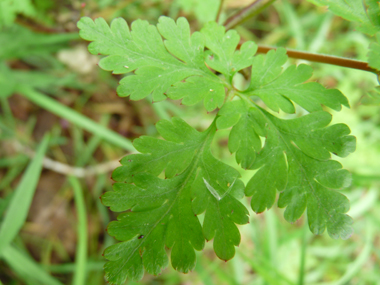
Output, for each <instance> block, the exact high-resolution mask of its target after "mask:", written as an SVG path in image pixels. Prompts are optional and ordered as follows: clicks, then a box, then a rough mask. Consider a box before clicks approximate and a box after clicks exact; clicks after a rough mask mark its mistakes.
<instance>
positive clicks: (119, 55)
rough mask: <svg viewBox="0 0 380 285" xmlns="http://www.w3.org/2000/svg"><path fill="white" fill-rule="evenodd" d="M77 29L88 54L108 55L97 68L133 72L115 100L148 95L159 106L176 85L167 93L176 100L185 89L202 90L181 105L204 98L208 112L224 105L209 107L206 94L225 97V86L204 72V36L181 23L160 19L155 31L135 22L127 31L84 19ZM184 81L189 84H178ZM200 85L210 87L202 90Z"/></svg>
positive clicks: (119, 21)
mask: <svg viewBox="0 0 380 285" xmlns="http://www.w3.org/2000/svg"><path fill="white" fill-rule="evenodd" d="M78 27H79V29H80V36H81V37H82V38H84V39H86V40H90V41H93V42H92V43H91V44H90V45H89V47H88V48H89V51H90V52H91V53H92V54H103V55H108V56H107V57H105V58H103V59H102V60H101V61H100V62H99V66H100V67H101V68H103V69H105V70H109V71H113V73H117V74H124V73H131V72H133V74H128V76H126V77H124V78H123V79H122V80H121V81H120V84H121V85H120V86H119V88H118V90H117V92H118V94H119V95H120V96H130V98H131V99H132V100H140V99H143V98H145V97H147V96H148V95H150V94H152V96H153V100H154V101H160V100H164V99H165V98H166V96H165V94H166V92H168V89H169V88H170V87H171V86H172V85H175V87H174V88H175V91H172V92H168V94H173V95H172V96H173V97H174V98H175V99H178V98H179V97H180V96H178V94H180V93H181V92H186V89H187V88H188V85H189V84H190V85H191V84H194V82H196V84H199V85H200V86H201V87H200V89H201V92H202V95H201V96H198V97H197V98H196V99H194V98H193V99H191V100H184V104H194V103H196V102H199V101H200V100H202V98H203V97H206V99H205V105H206V108H207V110H208V111H212V110H213V109H215V108H216V107H220V106H221V104H222V103H223V102H222V101H221V100H219V99H217V100H214V103H210V99H209V98H208V97H207V94H208V93H207V92H208V90H210V89H213V90H214V91H213V92H214V93H213V94H214V95H213V96H215V98H222V97H223V98H224V96H225V92H224V88H223V86H224V85H223V83H222V81H221V80H220V79H219V78H218V76H216V75H214V74H213V73H212V72H211V71H210V70H209V69H208V68H207V67H206V65H205V63H204V56H203V53H204V40H203V36H202V35H201V33H199V32H195V33H193V34H192V35H190V27H189V23H188V22H187V20H186V19H185V18H179V19H178V20H177V22H174V20H172V19H170V18H167V17H160V19H159V23H158V25H157V27H155V26H152V25H149V23H148V22H147V21H142V20H137V21H134V22H133V23H132V25H131V30H129V27H128V25H127V23H126V22H125V21H124V20H123V19H121V18H118V19H115V20H113V21H112V23H111V26H110V27H109V26H108V25H107V23H106V22H105V20H104V19H102V18H98V19H96V20H95V21H92V20H91V19H90V18H87V17H84V18H82V19H81V20H80V21H79V22H78ZM162 37H163V38H165V41H163V40H162ZM187 79H189V80H190V79H192V80H190V81H189V83H186V82H184V83H182V84H180V83H181V82H182V81H185V80H187ZM203 86H211V87H210V88H207V89H204V88H203ZM168 96H169V97H170V95H168ZM186 96H187V95H186V93H185V95H184V97H185V98H186ZM180 98H182V97H180Z"/></svg>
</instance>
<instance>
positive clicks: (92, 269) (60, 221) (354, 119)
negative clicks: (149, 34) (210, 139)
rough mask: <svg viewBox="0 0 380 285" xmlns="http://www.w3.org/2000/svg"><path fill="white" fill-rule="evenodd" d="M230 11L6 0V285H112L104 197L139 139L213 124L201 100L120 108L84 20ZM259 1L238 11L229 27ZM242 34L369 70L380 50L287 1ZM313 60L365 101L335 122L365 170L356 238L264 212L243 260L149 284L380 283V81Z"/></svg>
mask: <svg viewBox="0 0 380 285" xmlns="http://www.w3.org/2000/svg"><path fill="white" fill-rule="evenodd" d="M219 3H220V1H219V0H162V1H160V0H148V1H143V0H140V1H130V0H97V1H87V2H80V1H76V0H65V1H52V0H34V1H32V0H2V1H1V2H0V103H1V104H0V217H1V219H0V223H1V224H0V284H1V282H2V283H3V284H14V285H16V284H49V285H51V284H53V285H54V284H74V285H82V284H83V285H84V284H91V285H97V284H104V283H105V282H104V279H103V270H102V266H103V264H104V261H103V259H102V256H101V255H102V252H103V249H104V248H105V247H106V246H108V245H110V244H112V243H114V240H113V238H111V237H109V236H108V235H107V234H106V232H105V228H106V226H107V224H108V222H109V221H110V220H112V219H115V217H114V216H113V214H111V212H110V211H108V209H107V208H106V207H104V206H103V205H102V204H101V203H100V201H99V198H98V197H99V196H100V195H101V194H102V193H103V192H104V191H107V190H110V188H111V185H112V181H111V179H110V173H111V171H112V170H113V169H114V168H115V167H117V166H118V165H119V163H118V160H119V159H120V158H121V157H122V156H123V155H125V154H127V153H128V152H130V151H132V150H133V148H132V147H131V144H130V142H131V141H132V140H133V139H134V138H136V137H139V136H140V135H146V134H148V135H153V136H155V135H157V132H156V130H155V127H154V124H155V123H156V122H157V121H158V120H160V119H168V118H170V117H171V116H173V115H177V116H180V117H182V118H184V119H185V120H186V121H187V122H188V123H189V124H190V125H192V126H194V127H196V128H198V129H199V130H202V129H204V128H205V126H208V125H209V123H210V122H211V120H212V116H211V115H210V114H207V113H206V111H204V108H203V107H202V106H201V104H198V105H195V106H193V107H183V106H181V105H180V104H179V102H174V101H164V102H161V103H154V104H152V103H151V102H150V101H148V100H142V101H137V102H135V101H129V99H125V98H119V97H118V96H117V95H116V91H115V89H116V87H117V82H118V80H119V79H120V78H118V76H113V75H111V74H110V73H108V72H104V71H102V70H101V69H100V68H98V67H97V66H96V63H97V62H98V58H97V57H96V56H92V55H90V54H89V53H88V51H87V48H86V46H87V43H86V42H84V41H82V40H80V39H79V36H78V31H77V28H76V22H77V21H78V20H79V18H80V17H81V16H90V17H93V18H95V17H104V18H105V19H107V20H108V21H111V20H112V19H113V18H115V17H124V18H125V19H126V20H127V21H128V22H129V23H130V22H132V21H133V20H135V19H137V18H141V19H146V20H148V21H149V22H151V23H156V22H157V19H158V17H159V16H160V15H167V16H170V17H173V18H177V17H178V16H185V17H187V18H188V19H189V21H190V23H191V26H192V28H193V29H194V30H199V29H200V28H201V27H202V24H203V23H205V22H207V21H209V20H215V18H216V15H217V13H218V8H219ZM250 3H251V1H248V0H235V1H232V0H231V1H224V6H223V10H222V13H221V15H220V20H223V19H226V18H227V17H228V16H229V15H231V14H233V13H234V12H235V11H236V10H238V9H241V8H243V7H245V6H246V5H249V4H250ZM236 29H237V31H238V32H239V34H240V35H241V37H242V39H243V40H254V41H255V42H257V43H260V44H266V45H275V46H284V47H288V48H295V49H300V50H305V51H311V52H319V53H326V54H333V55H339V56H345V57H349V58H356V59H359V60H364V61H365V60H366V56H367V53H368V45H369V43H370V38H369V37H367V36H365V35H363V34H362V33H360V32H357V31H355V29H354V26H353V25H352V24H351V23H350V22H347V21H345V20H343V19H342V18H339V17H335V16H334V15H333V14H331V13H330V12H328V11H327V10H326V9H325V8H323V7H316V6H314V5H312V4H311V3H309V2H306V1H301V0H278V1H275V3H274V4H273V5H271V6H270V7H268V8H267V9H265V10H264V11H262V12H261V13H260V14H259V15H257V16H255V17H252V18H250V19H248V20H247V21H246V22H245V23H244V24H242V25H240V26H238V27H237V28H236ZM292 61H294V62H295V63H300V62H302V61H300V60H292ZM310 64H311V65H312V67H313V68H314V70H315V72H314V77H313V80H316V81H319V82H320V83H322V84H323V85H325V86H326V87H330V88H338V89H340V90H341V91H342V92H343V93H344V94H345V95H346V96H347V97H348V99H349V101H350V104H351V109H347V108H345V109H343V111H341V112H339V113H336V112H335V113H334V122H344V123H346V124H348V125H349V126H350V128H351V130H352V134H353V135H355V136H356V137H357V145H358V147H357V151H356V152H355V153H354V154H352V155H350V156H349V157H348V158H345V159H340V161H341V162H342V163H343V165H344V166H345V168H347V169H349V170H350V171H351V172H352V173H353V178H354V180H353V185H352V186H351V187H350V188H348V190H346V191H345V193H344V194H345V195H347V196H348V197H349V199H350V201H351V210H350V212H349V213H348V214H349V215H350V216H352V217H353V218H354V220H355V223H354V230H355V234H354V235H353V236H352V237H351V238H350V239H349V240H346V241H342V240H332V239H331V238H329V237H328V235H327V234H325V235H323V236H314V235H312V234H311V233H310V232H309V231H308V229H307V227H305V226H304V224H305V221H304V220H303V219H301V220H299V221H298V222H297V223H296V224H294V225H289V224H288V223H287V222H286V221H285V220H284V218H283V215H282V213H281V210H279V209H272V210H270V211H268V212H265V213H263V214H260V215H256V214H254V213H252V212H251V221H250V224H248V225H245V226H240V230H241V232H242V242H241V245H240V248H239V249H238V250H237V256H236V257H235V258H234V259H233V260H232V261H229V262H227V263H225V262H223V261H221V260H219V259H217V258H216V257H215V255H214V254H213V252H212V249H211V245H210V244H208V246H207V247H206V249H205V250H204V251H203V252H200V253H199V254H198V263H197V266H196V269H195V271H194V272H192V273H191V274H187V275H183V274H179V273H177V272H175V271H174V270H173V269H171V268H170V266H169V268H168V269H167V270H165V272H164V273H163V274H162V275H161V276H158V277H153V276H146V277H144V279H143V281H142V282H141V283H140V284H380V281H379V280H380V269H379V268H380V261H379V260H380V231H379V228H380V218H379V217H380V201H379V199H378V197H379V194H380V193H379V192H380V191H379V190H380V172H379V169H380V112H379V111H380V108H379V106H380V102H379V101H376V99H374V98H373V97H371V96H368V93H369V92H370V91H371V90H373V88H374V86H376V85H378V82H377V78H376V76H375V75H373V74H371V73H369V72H365V71H359V70H354V69H347V68H342V67H336V66H331V65H326V64H319V63H310ZM330 111H331V110H330ZM284 116H285V115H284ZM217 136H218V139H217V142H216V143H215V145H214V154H215V155H216V156H218V157H219V158H221V159H222V160H224V161H226V162H228V163H231V164H234V163H235V162H234V159H233V157H232V156H231V155H230V153H229V152H228V149H227V147H226V145H227V132H223V131H219V132H218V133H217ZM243 179H244V180H245V181H247V180H248V179H249V176H246V177H243ZM247 203H248V202H247ZM247 208H249V207H247ZM129 284H132V282H130V283H129Z"/></svg>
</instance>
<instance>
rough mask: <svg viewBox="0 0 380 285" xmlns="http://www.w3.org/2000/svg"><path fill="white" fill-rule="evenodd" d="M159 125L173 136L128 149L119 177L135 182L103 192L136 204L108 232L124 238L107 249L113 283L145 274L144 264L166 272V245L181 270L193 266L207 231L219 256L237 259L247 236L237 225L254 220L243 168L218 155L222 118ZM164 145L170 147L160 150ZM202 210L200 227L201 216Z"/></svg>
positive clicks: (114, 202) (118, 205)
mask: <svg viewBox="0 0 380 285" xmlns="http://www.w3.org/2000/svg"><path fill="white" fill-rule="evenodd" d="M158 130H159V132H160V133H161V135H162V137H164V138H165V139H166V140H165V141H164V140H158V139H153V138H147V137H144V138H142V139H139V140H137V141H136V142H135V147H136V148H137V149H138V150H139V151H141V152H142V154H137V155H129V156H127V157H126V158H125V160H124V163H125V164H127V165H126V166H122V167H121V168H120V171H119V172H118V174H117V175H116V176H117V177H118V178H119V179H120V180H131V176H133V183H134V185H132V184H128V183H115V184H114V191H111V192H106V193H105V194H104V195H103V196H102V201H103V203H104V204H105V205H107V206H110V208H111V210H113V211H128V210H130V211H128V212H126V213H123V214H121V215H119V217H118V221H114V222H111V223H110V225H109V226H108V233H109V234H110V235H112V236H115V238H116V239H118V240H120V241H122V242H121V243H118V244H116V245H113V246H111V247H109V248H107V249H106V251H105V257H106V258H107V259H108V260H109V262H107V263H106V265H105V270H106V278H107V280H108V281H109V282H111V283H112V284H122V283H123V282H124V281H125V280H126V278H128V279H131V280H140V279H141V278H142V276H143V272H144V268H145V270H146V271H147V272H148V273H150V274H154V275H157V274H159V273H160V272H161V270H162V269H163V268H165V267H166V266H167V263H168V258H167V256H166V252H165V246H167V247H169V248H171V249H172V250H171V263H172V265H173V267H174V269H176V270H178V271H181V272H188V271H190V270H192V269H193V268H194V266H195V261H196V257H195V252H194V250H202V249H203V247H204V239H205V238H206V239H207V240H211V239H214V250H215V252H216V254H217V256H219V257H220V258H221V259H224V260H228V259H231V258H232V257H233V256H234V254H235V246H237V245H239V243H240V233H239V231H238V229H237V227H236V225H235V224H245V223H247V222H248V211H247V209H246V208H245V207H244V206H243V205H242V204H241V203H240V202H239V201H238V200H237V199H241V198H242V197H243V196H244V184H243V182H242V181H241V180H239V179H238V178H239V176H240V174H239V172H238V171H236V170H235V169H233V168H232V167H230V166H227V165H225V164H223V163H222V162H220V161H218V160H217V159H215V158H214V157H213V156H212V154H211V151H210V144H211V141H212V138H213V136H214V133H215V130H216V129H215V123H213V124H212V125H211V127H210V128H209V129H208V130H206V131H205V132H202V133H199V132H197V131H196V130H194V129H193V128H191V127H190V126H188V125H187V124H186V123H185V122H184V121H182V120H181V119H178V118H173V119H172V121H171V122H168V121H161V122H160V124H158ZM159 148H162V149H163V151H162V152H161V153H159V154H157V155H156V151H157V150H158V149H159ZM165 152H166V153H167V154H168V155H167V157H165V155H164V153H165ZM128 163H130V164H129V165H128ZM181 163H183V166H181V168H180V169H181V170H180V171H174V172H172V171H171V170H170V171H169V173H170V175H169V176H170V178H169V179H160V178H158V177H157V175H159V174H160V172H161V171H162V170H164V169H166V174H167V173H168V169H170V168H172V169H175V168H176V167H178V166H179V165H180V164H181ZM166 165H170V166H169V167H167V168H165V166H166ZM125 167H126V168H125ZM122 172H125V175H124V176H123V173H122ZM175 174H178V175H177V176H175ZM114 176H115V175H114ZM203 212H206V214H205V219H204V223H203V226H201V224H200V222H199V220H198V218H197V217H196V215H198V214H201V213H203Z"/></svg>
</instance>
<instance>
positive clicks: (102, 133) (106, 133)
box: [18, 85, 136, 151]
mask: <svg viewBox="0 0 380 285" xmlns="http://www.w3.org/2000/svg"><path fill="white" fill-rule="evenodd" d="M18 91H19V92H20V93H21V94H22V95H23V96H25V97H26V98H28V99H29V100H30V101H32V102H33V103H35V104H37V105H38V106H40V107H42V108H44V109H46V110H48V111H50V112H52V113H53V114H56V115H57V116H59V117H61V118H64V119H66V120H68V121H70V122H71V123H73V124H75V125H77V126H78V127H81V128H83V129H85V130H87V131H89V132H91V133H93V134H94V135H97V136H99V137H101V138H102V139H104V140H106V141H108V142H110V143H112V144H114V145H117V146H119V147H121V148H123V149H125V150H128V151H136V150H135V148H134V147H133V145H132V143H131V141H130V140H128V139H127V138H125V137H123V136H121V135H119V134H118V133H116V132H114V131H111V130H110V129H107V128H106V127H104V126H102V125H100V124H98V123H96V122H94V121H93V120H91V119H89V118H87V117H85V116H83V115H82V114H79V113H78V112H76V111H74V110H72V109H70V108H69V107H66V106H64V105H62V104H60V103H58V102H57V101H55V100H54V99H51V98H49V97H48V96H46V95H44V94H42V93H40V92H37V91H35V90H34V89H32V88H30V87H28V86H25V85H20V86H19V87H18Z"/></svg>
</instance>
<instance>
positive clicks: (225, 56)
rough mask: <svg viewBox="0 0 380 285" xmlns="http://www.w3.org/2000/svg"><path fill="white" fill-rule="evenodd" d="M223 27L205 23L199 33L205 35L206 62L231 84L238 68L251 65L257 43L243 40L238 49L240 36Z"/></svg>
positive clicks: (213, 23)
mask: <svg viewBox="0 0 380 285" xmlns="http://www.w3.org/2000/svg"><path fill="white" fill-rule="evenodd" d="M225 30H226V29H225V27H223V26H220V25H218V24H217V23H215V22H209V23H207V24H206V25H205V26H204V28H202V30H201V33H202V34H203V35H204V36H205V44H206V47H207V48H209V49H210V50H209V51H207V52H206V63H207V65H208V66H210V67H211V68H212V69H214V70H216V71H219V72H220V73H222V74H223V75H224V76H225V77H226V80H227V81H228V82H229V83H230V84H231V81H232V77H233V76H234V75H235V74H236V73H237V72H238V71H240V70H242V69H244V68H246V67H249V66H251V65H252V62H253V56H254V55H255V54H256V51H257V45H256V44H255V43H254V42H251V41H248V42H245V43H244V44H243V45H242V46H241V48H240V50H236V48H237V46H238V44H239V41H240V36H239V35H238V33H237V32H236V31H235V30H229V31H228V32H227V33H226V31H225Z"/></svg>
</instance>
